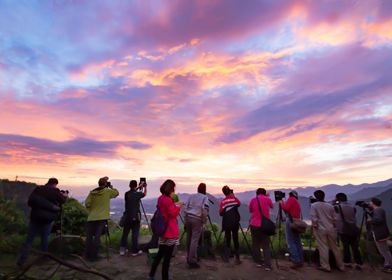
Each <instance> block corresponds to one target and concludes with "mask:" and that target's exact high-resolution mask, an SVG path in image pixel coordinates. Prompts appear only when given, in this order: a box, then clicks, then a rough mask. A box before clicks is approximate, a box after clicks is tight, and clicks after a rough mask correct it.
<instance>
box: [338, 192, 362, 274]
mask: <svg viewBox="0 0 392 280" xmlns="http://www.w3.org/2000/svg"><path fill="white" fill-rule="evenodd" d="M335 201H336V203H335V204H336V205H335V211H336V213H337V215H336V222H337V231H338V234H339V237H340V240H341V241H342V243H343V262H344V265H345V266H346V267H351V253H350V247H351V250H352V252H353V255H354V260H355V263H356V266H355V269H357V270H361V266H362V259H361V253H360V251H359V229H358V227H357V226H356V217H355V214H356V209H355V207H354V206H352V205H351V204H349V203H348V202H347V195H346V194H345V193H338V194H336V196H335Z"/></svg>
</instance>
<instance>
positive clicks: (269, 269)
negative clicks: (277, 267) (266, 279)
mask: <svg viewBox="0 0 392 280" xmlns="http://www.w3.org/2000/svg"><path fill="white" fill-rule="evenodd" d="M264 270H265V271H271V270H272V267H270V266H266V267H264Z"/></svg>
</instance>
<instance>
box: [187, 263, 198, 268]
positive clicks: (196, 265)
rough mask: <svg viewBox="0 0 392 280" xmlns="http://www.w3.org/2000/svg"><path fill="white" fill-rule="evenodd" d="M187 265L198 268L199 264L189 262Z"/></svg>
mask: <svg viewBox="0 0 392 280" xmlns="http://www.w3.org/2000/svg"><path fill="white" fill-rule="evenodd" d="M188 267H189V268H200V264H198V263H194V262H191V263H188Z"/></svg>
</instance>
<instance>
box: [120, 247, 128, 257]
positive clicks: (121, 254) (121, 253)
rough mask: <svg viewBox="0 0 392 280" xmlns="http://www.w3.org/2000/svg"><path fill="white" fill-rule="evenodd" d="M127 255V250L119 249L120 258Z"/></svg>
mask: <svg viewBox="0 0 392 280" xmlns="http://www.w3.org/2000/svg"><path fill="white" fill-rule="evenodd" d="M127 253H128V250H127V248H125V247H120V256H125V255H126V254H127Z"/></svg>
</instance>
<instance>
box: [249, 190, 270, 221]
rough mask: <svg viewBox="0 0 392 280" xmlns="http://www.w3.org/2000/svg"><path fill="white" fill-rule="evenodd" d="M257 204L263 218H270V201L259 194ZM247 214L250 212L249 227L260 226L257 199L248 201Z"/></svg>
mask: <svg viewBox="0 0 392 280" xmlns="http://www.w3.org/2000/svg"><path fill="white" fill-rule="evenodd" d="M258 197H259V202H260V208H261V211H262V212H263V216H265V217H266V218H268V219H269V218H270V211H269V209H270V208H274V205H273V203H272V200H271V199H270V198H269V197H267V196H265V195H262V194H260V195H259V196H258ZM249 212H250V225H251V226H255V227H260V226H261V215H260V211H259V206H258V205H257V198H256V197H255V198H253V199H252V200H251V201H250V204H249Z"/></svg>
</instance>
